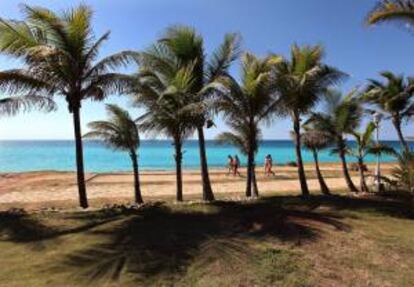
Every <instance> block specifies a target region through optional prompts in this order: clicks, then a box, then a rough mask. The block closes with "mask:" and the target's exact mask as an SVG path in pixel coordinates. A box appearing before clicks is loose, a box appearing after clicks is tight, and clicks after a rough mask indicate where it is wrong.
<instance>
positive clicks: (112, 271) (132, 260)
mask: <svg viewBox="0 0 414 287" xmlns="http://www.w3.org/2000/svg"><path fill="white" fill-rule="evenodd" d="M276 203H277V202H276ZM200 207H203V205H200ZM206 207H208V208H209V209H210V210H209V212H205V211H203V210H200V211H194V210H193V211H189V210H188V208H187V209H186V208H180V207H178V208H173V209H171V208H169V207H167V206H164V205H161V206H157V207H151V208H148V209H145V210H142V211H137V213H136V214H132V215H131V214H130V215H128V216H126V218H125V219H124V220H123V221H122V223H119V224H117V225H116V226H114V227H113V228H110V229H106V230H102V229H100V230H99V231H95V234H97V235H101V236H104V237H105V242H104V243H100V244H97V245H94V246H91V247H89V248H87V249H82V250H79V251H77V252H76V253H74V254H71V255H69V256H68V257H67V258H66V259H65V260H64V261H63V262H62V264H61V265H60V268H62V269H67V267H68V266H69V267H71V268H74V270H75V272H74V274H77V275H78V276H80V277H81V278H78V279H79V280H86V281H90V282H92V281H93V282H101V281H102V282H103V281H112V280H119V279H120V278H121V277H122V275H124V274H128V276H130V277H133V278H134V280H136V282H141V283H142V282H145V281H147V280H148V281H147V282H153V281H152V280H153V279H154V278H170V279H172V280H173V281H176V280H178V278H180V277H181V276H182V275H183V274H184V273H185V272H186V270H187V268H189V266H190V265H191V266H193V265H194V262H198V265H199V266H201V267H202V266H204V264H202V263H200V262H204V261H209V262H211V261H214V260H218V259H221V258H223V257H226V258H227V260H239V261H240V260H241V261H243V258H245V261H246V262H247V261H248V260H252V258H253V254H252V252H253V249H252V248H251V245H249V242H251V241H253V240H254V241H255V242H265V241H268V240H279V241H283V242H291V243H293V244H304V243H306V242H309V241H314V240H317V239H318V238H319V237H320V236H321V233H322V232H323V231H322V229H323V228H324V227H328V228H333V229H334V230H340V231H345V232H346V231H349V230H350V227H349V226H348V225H346V224H344V223H342V222H341V221H340V218H338V217H334V216H325V215H322V214H317V213H312V212H307V211H300V210H285V209H283V208H282V207H280V206H278V204H275V201H266V200H263V201H257V202H254V203H253V202H252V203H236V202H216V203H214V204H210V205H206ZM211 210H212V211H211ZM309 223H312V224H309ZM249 258H250V259H249ZM169 282H171V281H169Z"/></svg>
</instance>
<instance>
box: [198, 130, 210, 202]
mask: <svg viewBox="0 0 414 287" xmlns="http://www.w3.org/2000/svg"><path fill="white" fill-rule="evenodd" d="M197 132H198V145H199V149H200V164H201V181H202V183H203V200H206V201H213V200H214V194H213V190H212V189H211V182H210V176H209V174H208V165H207V154H206V143H205V139H204V130H203V127H202V126H201V127H198V128H197Z"/></svg>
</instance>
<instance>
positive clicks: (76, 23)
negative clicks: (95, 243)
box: [0, 5, 133, 208]
mask: <svg viewBox="0 0 414 287" xmlns="http://www.w3.org/2000/svg"><path fill="white" fill-rule="evenodd" d="M22 12H23V14H24V16H25V19H24V21H16V20H5V19H0V52H2V53H4V54H6V55H9V56H12V57H15V58H17V59H19V60H21V61H22V63H23V66H22V67H21V68H20V69H14V70H8V71H3V72H1V73H0V87H1V88H2V90H3V91H7V92H10V93H17V94H27V95H39V96H43V97H52V96H54V95H59V96H63V97H64V99H65V100H66V102H67V104H68V109H69V112H70V113H71V114H72V115H73V124H74V134H75V143H76V164H77V181H78V190H79V201H80V205H81V207H83V208H86V207H88V200H87V195H86V188H85V176H84V164H83V149H82V133H81V124H80V109H81V104H82V102H83V101H84V100H86V99H92V100H102V99H103V98H105V97H106V96H107V95H109V94H112V93H114V92H118V91H119V90H121V89H122V88H123V87H124V86H125V85H126V84H127V83H129V81H128V80H129V77H127V76H125V75H122V74H117V73H113V72H110V71H111V70H112V69H113V68H115V67H117V66H122V65H125V64H126V63H127V62H128V60H129V59H130V58H129V56H131V55H132V54H133V53H132V52H131V53H130V52H123V53H119V54H115V55H112V56H109V57H106V58H104V59H102V60H101V61H98V62H96V59H97V56H98V52H99V50H100V48H101V47H102V44H103V43H104V42H105V41H106V40H107V39H108V37H109V32H108V33H105V34H104V35H103V36H101V37H100V38H98V39H95V38H94V34H93V31H92V27H91V18H92V11H91V9H90V8H89V7H88V6H85V5H79V6H78V7H76V8H74V9H71V10H67V11H63V12H62V13H60V14H57V13H55V12H53V11H51V10H49V9H47V8H41V7H31V6H28V5H22Z"/></svg>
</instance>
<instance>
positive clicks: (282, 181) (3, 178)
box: [0, 163, 393, 208]
mask: <svg viewBox="0 0 414 287" xmlns="http://www.w3.org/2000/svg"><path fill="white" fill-rule="evenodd" d="M392 167H393V164H383V165H382V172H383V173H384V174H389V173H390V171H391V169H392ZM321 168H322V172H323V174H324V176H325V179H326V182H327V184H328V186H329V187H330V188H331V190H333V191H334V190H343V189H344V188H345V187H346V185H345V182H344V179H343V177H342V172H341V168H340V165H339V164H337V163H336V164H322V165H321ZM305 169H306V173H307V175H308V184H309V188H310V190H311V191H313V192H319V184H318V181H317V179H316V177H315V173H314V167H313V165H312V164H307V165H306V166H305ZM368 169H369V171H368V175H369V174H372V172H373V170H374V165H373V164H369V165H368ZM274 171H275V176H271V177H266V176H265V175H264V173H263V170H262V168H260V167H258V168H257V174H258V175H257V176H258V185H259V189H260V192H261V194H263V195H265V194H270V193H286V192H295V191H299V182H298V180H297V171H296V168H295V167H286V166H283V167H281V166H278V167H275V169H274ZM244 173H245V170H244V169H242V170H241V174H242V175H241V177H239V176H236V177H235V176H232V175H227V172H226V170H224V169H220V170H219V169H214V170H211V171H210V176H211V181H212V187H213V190H214V192H215V194H216V195H217V197H220V198H226V197H242V196H243V194H244V187H245V176H244ZM351 174H352V177H353V180H354V181H355V184H358V182H359V177H358V174H357V173H356V172H352V173H351ZM75 179H76V175H75V173H74V172H58V171H34V172H25V173H5V174H1V175H0V207H2V208H6V207H7V208H8V207H11V206H13V207H25V208H27V207H29V208H30V207H39V206H44V205H46V206H55V205H56V206H60V205H61V204H62V203H65V204H69V205H72V204H73V205H74V206H76V203H77V187H76V180H75ZM86 179H87V188H88V197H89V198H90V199H91V200H92V201H94V200H95V201H99V203H101V204H110V203H113V202H119V201H131V199H132V195H133V186H132V180H133V179H132V175H131V174H130V173H116V172H114V173H88V174H87V176H86ZM183 180H184V198H185V199H199V198H200V194H201V181H200V173H199V171H196V170H186V171H184V173H183ZM369 180H370V179H369ZM141 182H142V193H143V196H144V199H146V200H159V199H174V195H175V173H174V171H141Z"/></svg>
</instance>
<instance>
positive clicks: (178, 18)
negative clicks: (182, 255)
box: [0, 0, 414, 139]
mask: <svg viewBox="0 0 414 287" xmlns="http://www.w3.org/2000/svg"><path fill="white" fill-rule="evenodd" d="M79 2H81V1H66V0H60V1H50V0H37V1H35V0H33V1H25V3H28V4H34V5H41V6H46V7H49V8H51V9H64V8H67V7H71V6H74V5H76V4H77V3H79ZM19 3H21V1H12V0H0V8H1V9H0V17H3V18H13V19H21V18H20V17H21V15H20V13H19V8H18V5H19ZM82 3H87V4H89V5H91V6H92V7H93V9H94V11H95V15H94V29H95V32H96V34H97V35H100V34H102V33H104V32H106V31H107V30H110V31H111V38H110V40H109V41H108V42H107V43H106V45H105V46H104V48H103V49H102V56H105V55H108V54H110V53H114V52H117V51H120V50H123V49H137V50H141V49H144V48H145V47H147V46H148V45H149V44H151V43H152V42H153V41H155V40H156V39H157V37H158V36H159V35H160V34H162V32H163V30H164V29H165V28H166V27H168V26H169V25H173V24H185V25H191V26H193V27H195V28H196V29H197V31H198V32H199V33H201V34H202V35H203V36H204V39H205V44H206V47H207V52H210V51H211V50H212V49H213V48H214V47H216V46H217V45H218V44H219V43H220V42H221V40H222V38H223V35H224V34H225V33H226V32H239V33H241V35H242V36H243V49H244V50H247V51H251V52H254V53H256V54H258V55H265V54H266V53H268V52H274V53H279V54H283V55H288V52H289V49H290V46H291V45H292V44H293V43H298V44H322V45H323V46H324V47H325V49H326V62H327V63H329V64H331V65H334V66H336V67H338V68H340V69H341V70H343V71H345V72H347V73H348V74H350V78H349V79H348V81H347V82H346V83H344V84H343V85H342V86H341V89H342V90H344V91H347V90H349V89H350V88H351V87H353V86H355V85H363V84H364V82H365V80H366V79H367V78H374V77H378V72H379V71H382V70H391V71H394V72H397V73H404V74H406V75H414V71H413V69H414V65H413V64H414V63H413V53H414V35H412V34H410V33H408V32H407V31H405V29H403V28H402V27H398V26H395V25H379V26H377V27H367V26H366V25H365V24H364V18H365V16H366V13H367V12H368V11H369V10H370V9H372V7H373V6H374V4H375V1H373V0H335V1H333V0H312V1H310V0H256V1H251V0H225V1H224V0H116V1H115V0H107V1H102V0H88V1H82ZM17 65H18V62H17V61H15V60H10V59H7V58H5V57H3V56H0V69H1V70H3V69H8V68H11V67H15V66H17ZM238 68H239V67H238V63H236V64H235V65H234V67H233V68H232V72H233V73H235V74H237V73H238ZM107 102H110V103H118V104H120V105H122V106H124V107H127V106H128V103H129V101H128V99H127V98H126V97H122V96H113V97H110V98H109V99H108V100H107ZM58 103H59V109H58V111H57V112H54V113H49V114H42V113H38V112H32V113H29V114H21V115H18V116H15V117H13V118H4V117H3V118H1V119H0V121H1V122H0V139H71V138H72V135H73V128H72V118H71V116H70V114H69V113H68V112H67V108H66V105H65V103H64V102H63V101H62V100H61V99H59V100H58ZM131 112H132V113H134V114H135V115H138V114H139V113H140V111H138V110H133V109H132V110H131ZM104 117H105V111H104V105H103V104H102V103H96V102H86V103H84V105H83V108H82V121H83V126H84V131H86V124H87V122H89V121H92V120H97V119H102V118H104ZM216 122H217V128H215V129H210V130H208V131H207V134H206V136H207V138H210V139H211V138H214V136H215V135H216V134H217V133H219V132H220V131H223V130H225V129H226V127H225V125H224V124H223V123H222V121H221V120H220V119H217V121H216ZM290 130H291V123H290V121H289V120H284V119H277V120H276V121H275V123H274V124H273V125H272V126H271V127H266V128H264V137H265V138H267V139H286V138H289V131H290ZM405 131H406V133H408V132H409V130H408V129H407V128H406V129H405ZM382 134H383V138H386V139H396V134H395V132H394V131H393V129H392V127H391V126H390V124H389V123H387V124H385V125H384V128H383V130H382Z"/></svg>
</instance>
